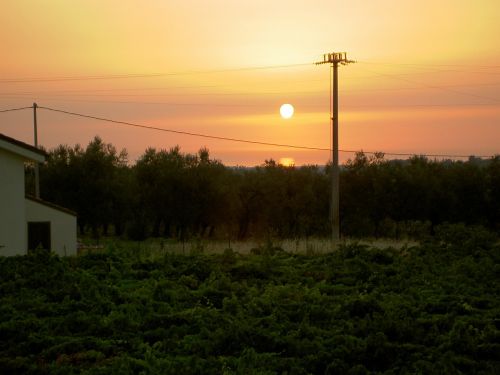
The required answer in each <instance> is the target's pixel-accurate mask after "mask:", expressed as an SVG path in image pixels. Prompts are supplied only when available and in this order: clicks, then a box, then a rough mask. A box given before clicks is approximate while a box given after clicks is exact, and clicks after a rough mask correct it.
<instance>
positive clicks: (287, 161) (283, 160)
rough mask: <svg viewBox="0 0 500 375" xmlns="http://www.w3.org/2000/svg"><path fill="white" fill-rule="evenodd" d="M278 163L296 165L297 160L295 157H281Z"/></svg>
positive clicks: (288, 165) (286, 165)
mask: <svg viewBox="0 0 500 375" xmlns="http://www.w3.org/2000/svg"><path fill="white" fill-rule="evenodd" d="M278 164H280V165H282V166H283V167H294V166H295V160H294V159H293V158H281V159H280V161H279V162H278Z"/></svg>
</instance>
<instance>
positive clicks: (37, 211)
mask: <svg viewBox="0 0 500 375" xmlns="http://www.w3.org/2000/svg"><path fill="white" fill-rule="evenodd" d="M25 202H26V221H25V223H24V225H23V228H25V231H24V232H23V235H24V236H25V238H28V222H37V221H38V222H47V221H49V222H50V238H51V247H52V248H51V250H52V251H53V252H55V253H56V254H58V255H60V256H70V255H76V216H73V215H71V214H69V213H66V212H63V211H60V210H57V209H55V208H52V207H49V206H46V205H44V204H41V203H39V202H36V201H33V200H31V199H26V200H25ZM26 248H27V245H26V247H25V251H26Z"/></svg>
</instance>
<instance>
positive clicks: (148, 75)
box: [0, 63, 312, 83]
mask: <svg viewBox="0 0 500 375" xmlns="http://www.w3.org/2000/svg"><path fill="white" fill-rule="evenodd" d="M305 65H312V64H311V63H300V64H287V65H262V66H253V67H252V66H248V67H240V68H227V69H213V70H193V71H184V72H171V73H146V74H108V75H94V76H65V77H39V78H36V77H35V78H2V79H0V82H1V83H33V82H60V81H90V80H106V79H128V78H152V77H168V76H182V75H195V74H213V73H223V72H239V71H248V70H265V69H283V68H293V67H299V66H305Z"/></svg>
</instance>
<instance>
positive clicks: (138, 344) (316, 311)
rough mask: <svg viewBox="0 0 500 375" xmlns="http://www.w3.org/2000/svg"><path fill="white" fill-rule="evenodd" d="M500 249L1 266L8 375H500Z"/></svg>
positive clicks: (43, 257) (94, 257) (454, 238)
mask: <svg viewBox="0 0 500 375" xmlns="http://www.w3.org/2000/svg"><path fill="white" fill-rule="evenodd" d="M496 241H497V239H496V237H495V236H494V235H492V234H491V233H490V232H487V231H484V230H481V229H478V228H471V227H465V226H462V225H443V226H437V227H436V228H435V236H434V237H433V238H430V239H429V240H428V241H423V242H422V243H421V244H420V245H419V246H415V247H409V248H403V249H401V250H396V249H393V248H387V249H384V250H381V249H376V248H369V247H367V246H364V245H360V244H350V245H344V246H341V247H340V248H339V250H338V251H335V252H333V253H329V254H323V255H300V254H290V253H286V252H284V251H282V250H281V249H280V248H277V247H272V246H267V247H262V248H258V249H255V250H254V251H253V253H254V254H252V255H246V256H242V255H239V254H238V253H235V252H233V251H232V250H231V249H228V250H226V251H225V252H224V253H223V254H218V255H215V254H213V255H205V254H204V253H203V251H202V250H203V249H199V251H193V253H192V254H190V255H175V254H166V255H165V256H161V257H159V256H156V257H155V256H153V255H152V254H147V253H144V252H143V251H138V249H136V248H134V246H133V245H130V246H128V247H123V248H116V247H109V248H108V249H106V250H105V251H104V252H102V253H98V254H88V255H84V256H80V257H73V258H59V257H57V256H54V255H51V254H48V253H45V252H42V251H38V252H34V253H32V254H30V255H27V256H23V257H10V258H0V337H2V340H1V341H0V372H1V373H5V374H7V373H8V374H72V373H85V374H115V373H116V374H141V373H142V374H248V373H252V374H382V373H383V374H401V373H411V374H418V373H422V374H428V373H434V374H460V373H469V374H470V373H475V374H495V373H496V374H498V373H500V362H499V355H498V354H499V353H500V320H499V316H500V301H499V299H498V290H500V282H499V281H500V262H499V261H500V248H499V246H498V244H497V242H496Z"/></svg>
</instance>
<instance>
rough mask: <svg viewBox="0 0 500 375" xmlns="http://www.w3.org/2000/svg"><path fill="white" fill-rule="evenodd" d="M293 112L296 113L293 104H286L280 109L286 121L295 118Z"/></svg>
mask: <svg viewBox="0 0 500 375" xmlns="http://www.w3.org/2000/svg"><path fill="white" fill-rule="evenodd" d="M293 112H294V109H293V105H291V104H288V103H286V104H283V105H282V106H281V107H280V114H281V117H283V118H285V119H288V118H291V117H292V116H293Z"/></svg>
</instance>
